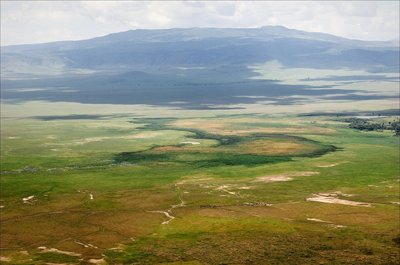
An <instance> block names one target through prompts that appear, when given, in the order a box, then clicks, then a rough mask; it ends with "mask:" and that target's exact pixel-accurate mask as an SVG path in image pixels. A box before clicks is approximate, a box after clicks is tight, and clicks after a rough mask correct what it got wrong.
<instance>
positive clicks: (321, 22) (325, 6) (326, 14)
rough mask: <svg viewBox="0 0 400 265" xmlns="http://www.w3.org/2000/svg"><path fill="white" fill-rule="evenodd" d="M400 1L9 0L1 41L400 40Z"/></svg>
mask: <svg viewBox="0 0 400 265" xmlns="http://www.w3.org/2000/svg"><path fill="white" fill-rule="evenodd" d="M399 8H400V6H399V2H398V1H376V2H374V1H347V2H345V1H309V2H300V1H293V2H289V1H288V2H283V1H255V2H250V1H235V2H229V1H221V2H218V1H185V2H175V1H162V2H157V1H152V2H149V1H137V2H135V1H120V2H117V1H59V2H57V1H7V0H1V45H2V46H4V45H12V44H24V43H40V42H50V41H57V40H78V39H86V38H91V37H96V36H100V35H105V34H108V33H113V32H120V31H126V30H129V29H138V28H173V27H244V28H248V27H260V26H264V25H282V26H286V27H288V28H295V29H300V30H305V31H317V32H325V33H331V34H335V35H338V36H343V37H347V38H354V39H362V40H395V39H399Z"/></svg>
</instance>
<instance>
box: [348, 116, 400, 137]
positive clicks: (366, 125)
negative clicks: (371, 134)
mask: <svg viewBox="0 0 400 265" xmlns="http://www.w3.org/2000/svg"><path fill="white" fill-rule="evenodd" d="M345 122H348V123H349V127H350V128H353V129H357V130H363V131H383V130H390V131H393V132H394V133H395V135H396V136H400V120H397V121H396V120H393V121H389V122H381V121H372V120H368V119H359V118H348V119H345Z"/></svg>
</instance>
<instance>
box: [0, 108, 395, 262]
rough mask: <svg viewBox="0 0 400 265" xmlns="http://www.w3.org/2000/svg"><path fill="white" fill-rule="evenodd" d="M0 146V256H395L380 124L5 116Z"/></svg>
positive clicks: (390, 168)
mask: <svg viewBox="0 0 400 265" xmlns="http://www.w3.org/2000/svg"><path fill="white" fill-rule="evenodd" d="M394 118H396V117H394ZM385 119H388V117H385ZM1 144H2V148H1V173H2V174H1V201H0V205H1V209H0V211H1V220H0V221H1V228H0V229H1V242H0V244H1V246H0V247H1V260H0V262H1V264H397V263H398V260H399V258H400V255H399V244H400V231H399V218H398V216H399V213H400V212H399V176H400V173H399V168H398V162H399V151H398V150H399V138H398V137H394V136H393V133H392V132H389V131H383V132H362V131H356V130H352V129H349V128H347V124H346V123H343V122H341V121H340V120H338V119H337V118H336V117H330V116H309V117H297V116H270V115H261V114H260V115H257V114H251V115H219V116H214V117H201V115H194V116H193V117H188V116H187V115H186V117H176V116H173V117H172V116H171V117H165V118H146V117H130V116H129V115H127V114H125V115H119V116H112V115H111V116H102V117H95V116H90V115H88V116H75V117H74V116H60V117H57V116H54V117H48V118H46V119H43V118H3V119H2V127H1Z"/></svg>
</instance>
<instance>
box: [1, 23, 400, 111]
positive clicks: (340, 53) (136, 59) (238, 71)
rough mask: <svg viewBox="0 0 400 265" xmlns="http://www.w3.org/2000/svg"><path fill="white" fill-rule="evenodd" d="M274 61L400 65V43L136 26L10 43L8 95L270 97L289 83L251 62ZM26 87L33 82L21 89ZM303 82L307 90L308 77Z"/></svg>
mask: <svg viewBox="0 0 400 265" xmlns="http://www.w3.org/2000/svg"><path fill="white" fill-rule="evenodd" d="M268 61H277V62H279V63H280V64H281V65H282V67H285V68H311V69H361V70H363V71H368V72H371V73H375V74H379V73H397V72H398V69H399V43H396V42H369V41H360V40H352V39H345V38H341V37H337V36H333V35H329V34H324V33H313V32H305V31H299V30H294V29H288V28H285V27H281V26H266V27H261V28H248V29H238V28H175V29H165V30H164V29H162V30H130V31H126V32H121V33H114V34H110V35H106V36H102V37H97V38H93V39H88V40H80V41H61V42H52V43H43V44H32V45H16V46H4V47H1V79H2V90H3V93H2V98H3V99H20V100H22V99H23V100H28V99H31V100H36V99H41V100H56V101H59V100H64V101H78V102H90V103H123V104H127V103H135V104H136V103H145V104H158V103H160V104H167V103H168V102H176V101H184V102H191V103H190V104H191V105H193V104H195V102H197V103H199V104H221V103H226V102H225V101H223V100H222V101H221V100H219V98H220V96H218V95H219V93H220V94H221V95H228V97H229V98H230V103H245V102H246V100H245V99H244V98H242V99H240V100H239V98H240V97H238V96H241V95H243V94H245V95H251V96H266V97H268V96H270V95H275V94H277V93H278V92H277V91H285V90H286V89H289V88H288V86H287V85H286V86H285V85H283V84H278V83H277V82H272V81H269V82H268V80H264V81H263V82H261V81H260V80H252V78H253V77H254V76H257V74H256V73H254V71H252V70H251V69H250V68H249V67H251V66H252V65H257V64H263V63H265V62H268ZM27 87H28V88H33V90H31V91H29V90H28V91H27V90H25V93H20V91H19V92H18V93H17V92H15V89H18V88H19V89H21V88H27ZM49 87H50V88H51V87H68V88H70V89H69V91H70V93H59V91H60V90H51V89H50V90H49V89H47V90H46V89H44V88H49ZM200 87H201V89H199V88H200ZM216 87H217V88H216ZM278 87H279V89H278ZM35 88H36V91H35ZM38 89H39V90H38ZM40 89H42V90H40ZM291 89H293V87H290V89H289V90H291ZM296 89H299V90H301V91H303V92H304V91H306V90H307V89H306V87H305V86H301V85H299V86H296ZM243 90H244V91H243ZM275 90H277V91H275ZM109 91H113V93H112V94H113V96H110V98H112V99H107V97H108V96H107V95H109V94H110V92H109ZM151 91H153V92H151ZM218 91H219V92H218ZM274 91H275V92H276V93H275V92H274ZM150 92H151V93H150ZM147 93H150V94H151V95H147ZM153 93H155V94H161V95H162V96H156V97H155V96H154V95H153ZM182 93H185V94H186V95H189V96H182V95H181V94H182ZM290 93H292V92H287V93H283V94H284V95H286V94H290ZM278 94H279V93H278ZM60 97H62V98H60ZM117 98H118V99H117ZM155 98H157V100H154V99H155ZM202 98H208V99H205V100H202ZM247 101H248V99H247Z"/></svg>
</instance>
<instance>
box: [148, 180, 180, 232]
mask: <svg viewBox="0 0 400 265" xmlns="http://www.w3.org/2000/svg"><path fill="white" fill-rule="evenodd" d="M175 189H176V190H177V192H178V198H179V201H180V202H179V203H178V204H173V205H171V207H170V208H169V209H168V210H166V211H147V212H149V213H161V214H164V215H165V216H166V217H167V218H168V220H167V221H164V222H162V223H161V224H163V225H166V224H168V223H169V222H171V221H172V220H174V219H175V216H173V215H172V210H173V209H176V208H180V207H185V206H186V205H185V202H184V200H183V199H182V195H181V194H182V191H181V189H180V187H179V186H178V184H175Z"/></svg>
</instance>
